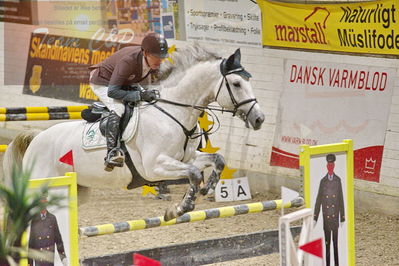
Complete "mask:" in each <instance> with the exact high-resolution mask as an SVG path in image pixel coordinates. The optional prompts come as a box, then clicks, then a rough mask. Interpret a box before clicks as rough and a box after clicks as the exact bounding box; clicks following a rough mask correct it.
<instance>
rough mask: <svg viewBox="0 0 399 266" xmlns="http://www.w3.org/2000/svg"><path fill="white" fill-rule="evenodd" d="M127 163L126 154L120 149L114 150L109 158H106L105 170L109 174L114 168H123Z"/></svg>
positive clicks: (109, 154)
mask: <svg viewBox="0 0 399 266" xmlns="http://www.w3.org/2000/svg"><path fill="white" fill-rule="evenodd" d="M124 163H125V153H124V152H123V150H122V149H120V148H113V149H112V150H110V151H109V153H108V155H107V157H106V158H105V162H104V165H105V168H104V170H105V171H107V172H111V171H112V170H113V169H114V167H115V166H116V167H123V165H124Z"/></svg>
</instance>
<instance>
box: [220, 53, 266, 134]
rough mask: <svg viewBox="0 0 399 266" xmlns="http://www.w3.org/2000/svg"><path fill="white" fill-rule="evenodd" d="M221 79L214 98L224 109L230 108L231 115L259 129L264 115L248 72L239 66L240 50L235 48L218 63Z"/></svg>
mask: <svg viewBox="0 0 399 266" xmlns="http://www.w3.org/2000/svg"><path fill="white" fill-rule="evenodd" d="M220 72H221V74H222V76H223V80H222V82H221V83H220V86H219V87H218V91H217V93H216V98H215V100H216V101H217V102H218V103H219V105H220V106H222V107H223V108H225V109H228V110H231V111H232V112H233V115H236V114H237V116H238V117H240V118H241V119H242V120H243V121H245V123H246V125H247V127H248V123H249V124H250V125H251V126H252V127H253V128H254V129H255V130H257V129H260V128H261V126H262V123H263V121H264V120H265V115H264V114H263V113H262V111H261V109H260V107H259V104H258V102H257V100H256V98H255V96H254V93H253V90H252V86H251V83H250V82H249V78H250V77H251V74H250V73H248V72H247V71H246V70H245V69H244V68H243V67H242V66H241V52H240V49H237V50H236V51H235V53H234V54H232V55H231V56H230V57H229V58H228V59H223V61H222V63H221V64H220Z"/></svg>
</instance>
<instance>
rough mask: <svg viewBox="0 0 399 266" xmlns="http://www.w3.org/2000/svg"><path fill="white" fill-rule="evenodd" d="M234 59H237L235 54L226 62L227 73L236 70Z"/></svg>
mask: <svg viewBox="0 0 399 266" xmlns="http://www.w3.org/2000/svg"><path fill="white" fill-rule="evenodd" d="M234 57H235V53H234V54H232V55H230V56H229V58H227V60H226V70H227V71H229V70H232V69H234V61H235V60H234Z"/></svg>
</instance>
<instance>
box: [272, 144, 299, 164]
mask: <svg viewBox="0 0 399 266" xmlns="http://www.w3.org/2000/svg"><path fill="white" fill-rule="evenodd" d="M270 165H273V166H282V167H287V168H294V169H298V168H299V156H298V155H296V154H293V153H289V152H286V151H283V150H280V149H278V148H276V147H272V155H271V157H270Z"/></svg>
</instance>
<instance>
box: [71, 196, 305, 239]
mask: <svg viewBox="0 0 399 266" xmlns="http://www.w3.org/2000/svg"><path fill="white" fill-rule="evenodd" d="M281 204H282V200H270V201H263V202H255V203H248V204H241V205H235V206H228V207H221V208H213V209H208V210H202V211H192V212H188V213H185V214H184V215H182V216H180V217H177V218H175V219H172V220H170V221H167V222H165V220H164V219H163V216H159V217H153V218H147V219H142V220H133V221H127V222H117V223H111V224H103V225H95V226H88V227H81V228H79V235H80V236H87V237H92V236H100V235H106V234H114V233H121V232H128V231H135V230H142V229H148V228H153V227H160V226H167V225H174V224H181V223H190V222H196V221H203V220H210V219H214V218H224V217H230V216H237V215H242V214H248V213H257V212H264V211H271V210H278V209H280V208H281ZM303 204H304V199H303V198H302V197H298V198H296V199H294V200H292V201H291V202H288V203H286V204H285V205H284V208H285V209H287V208H292V207H301V206H303Z"/></svg>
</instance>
